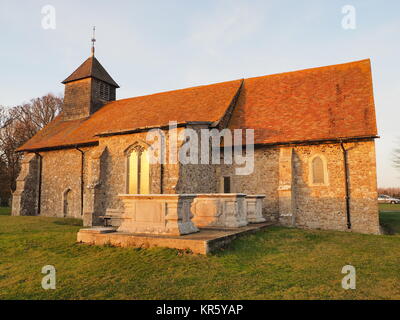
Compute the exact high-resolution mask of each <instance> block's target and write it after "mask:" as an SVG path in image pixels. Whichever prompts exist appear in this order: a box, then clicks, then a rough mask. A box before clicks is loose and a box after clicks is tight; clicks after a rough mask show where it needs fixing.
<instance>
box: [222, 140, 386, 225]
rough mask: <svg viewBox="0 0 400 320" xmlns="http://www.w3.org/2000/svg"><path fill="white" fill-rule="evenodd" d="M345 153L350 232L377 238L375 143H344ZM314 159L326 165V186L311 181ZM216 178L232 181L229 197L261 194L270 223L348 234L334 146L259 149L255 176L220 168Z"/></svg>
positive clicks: (340, 167) (341, 165) (341, 175)
mask: <svg viewBox="0 0 400 320" xmlns="http://www.w3.org/2000/svg"><path fill="white" fill-rule="evenodd" d="M345 148H346V149H347V150H348V166H349V178H350V214H351V224H352V230H353V231H356V232H362V233H379V214H378V205H377V182H376V160H375V143H374V142H373V141H368V142H357V143H346V144H345ZM316 155H318V156H321V157H322V158H323V159H324V161H326V167H327V168H326V169H327V170H326V174H327V181H326V182H327V183H326V184H325V185H313V184H312V182H311V173H310V171H311V165H310V161H311V160H312V159H313V157H314V156H316ZM220 176H221V177H223V176H230V177H231V181H232V182H231V183H232V185H231V190H232V192H243V193H247V194H265V195H266V198H265V200H264V208H263V212H264V215H265V216H266V217H267V218H268V219H270V220H272V221H279V222H280V223H281V224H282V225H286V226H296V227H301V228H319V229H331V230H332V229H333V230H342V231H345V230H348V229H347V217H346V200H345V196H346V194H345V175H344V160H343V152H342V149H341V147H340V145H338V144H323V145H309V146H296V147H293V148H292V147H281V148H278V147H274V148H268V147H263V148H259V149H256V150H255V169H254V172H253V174H251V175H249V176H236V175H235V174H234V167H233V166H222V167H221V171H220ZM219 180H220V181H221V183H222V179H221V178H220V179H219ZM220 188H221V187H220Z"/></svg>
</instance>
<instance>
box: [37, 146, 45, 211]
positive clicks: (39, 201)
mask: <svg viewBox="0 0 400 320" xmlns="http://www.w3.org/2000/svg"><path fill="white" fill-rule="evenodd" d="M35 154H36V155H37V156H38V157H39V181H38V184H39V185H38V198H37V211H36V214H37V215H38V216H39V215H40V209H41V203H42V201H41V197H42V162H43V157H42V155H41V154H40V153H37V152H35Z"/></svg>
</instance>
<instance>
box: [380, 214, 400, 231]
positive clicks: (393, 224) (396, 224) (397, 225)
mask: <svg viewBox="0 0 400 320" xmlns="http://www.w3.org/2000/svg"><path fill="white" fill-rule="evenodd" d="M379 216H380V224H381V227H382V229H383V232H384V233H385V234H387V235H397V234H400V212H381V213H380V215H379Z"/></svg>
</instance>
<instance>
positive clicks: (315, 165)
mask: <svg viewBox="0 0 400 320" xmlns="http://www.w3.org/2000/svg"><path fill="white" fill-rule="evenodd" d="M309 170H310V174H309V180H310V185H312V186H325V185H328V169H327V163H326V159H325V157H324V156H322V155H314V156H313V157H312V158H311V159H310V168H309Z"/></svg>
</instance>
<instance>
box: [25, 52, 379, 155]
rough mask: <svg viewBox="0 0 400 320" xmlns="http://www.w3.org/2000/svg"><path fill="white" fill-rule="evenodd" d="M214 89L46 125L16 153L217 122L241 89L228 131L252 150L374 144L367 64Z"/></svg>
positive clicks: (119, 105) (166, 95)
mask: <svg viewBox="0 0 400 320" xmlns="http://www.w3.org/2000/svg"><path fill="white" fill-rule="evenodd" d="M242 82H243V81H242V80H236V81H230V82H223V83H217V84H212V85H207V86H200V87H194V88H188V89H182V90H176V91H169V92H163V93H158V94H153V95H148V96H143V97H135V98H130V99H123V100H117V101H113V102H111V103H108V104H107V105H105V106H104V107H103V108H101V109H100V110H99V111H97V112H96V113H94V114H93V115H92V116H91V117H90V118H88V119H83V120H73V121H62V120H61V117H57V118H56V119H55V120H54V121H53V122H52V123H51V124H49V125H48V126H47V127H46V128H44V129H43V130H41V131H40V132H39V133H38V134H37V135H36V136H34V137H33V138H32V139H31V140H29V141H28V142H27V143H26V144H24V145H23V146H22V147H20V148H19V149H18V150H19V151H22V150H24V151H26V150H35V149H42V148H51V147H60V146H71V145H76V144H84V143H91V142H93V143H94V142H97V141H98V137H97V136H96V135H97V134H99V133H104V132H121V131H128V130H133V129H136V128H143V127H154V126H163V125H168V122H169V121H170V120H171V121H177V122H178V123H184V122H197V121H205V122H215V121H218V120H220V119H221V118H222V117H223V115H224V114H225V112H226V111H227V109H228V106H229V105H230V104H231V102H232V101H233V99H234V97H235V95H236V94H237V93H238V90H239V89H240V96H239V99H238V101H237V104H236V106H235V109H234V111H233V114H232V117H231V119H230V122H229V125H228V127H229V128H231V129H235V128H253V129H255V143H256V144H268V143H287V142H295V141H311V140H325V139H336V138H353V137H367V136H369V137H370V136H376V134H377V129H376V119H375V107H374V99H373V88H372V77H371V67H370V61H369V60H362V61H357V62H351V63H346V64H341V65H333V66H328V67H321V68H314V69H306V70H301V71H295V72H288V73H281V74H276V75H270V76H264V77H258V78H250V79H245V80H244V82H243V86H242V87H241V85H242Z"/></svg>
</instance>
